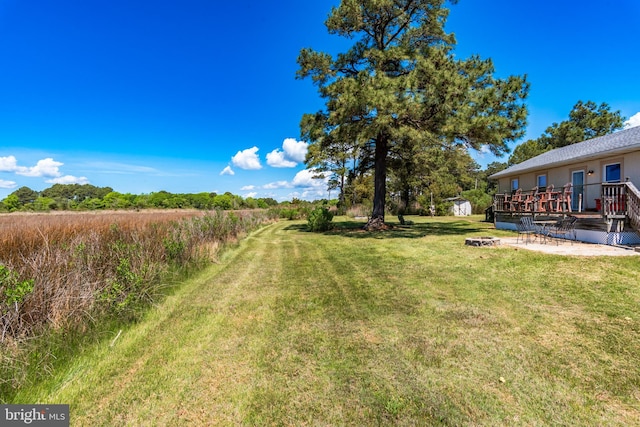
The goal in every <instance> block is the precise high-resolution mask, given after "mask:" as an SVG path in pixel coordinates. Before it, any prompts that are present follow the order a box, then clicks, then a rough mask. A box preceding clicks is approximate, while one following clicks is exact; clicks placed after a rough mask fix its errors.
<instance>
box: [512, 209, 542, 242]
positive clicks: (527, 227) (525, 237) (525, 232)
mask: <svg viewBox="0 0 640 427" xmlns="http://www.w3.org/2000/svg"><path fill="white" fill-rule="evenodd" d="M516 229H517V230H518V236H517V237H516V243H518V241H519V240H520V236H522V242H523V243H524V244H525V245H526V244H527V243H528V242H531V236H533V240H534V241H535V239H536V238H537V237H538V227H537V226H536V225H535V224H534V223H533V218H532V217H530V216H523V217H522V218H520V221H519V222H517V223H516Z"/></svg>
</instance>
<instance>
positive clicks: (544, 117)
mask: <svg viewBox="0 0 640 427" xmlns="http://www.w3.org/2000/svg"><path fill="white" fill-rule="evenodd" d="M236 4H240V5H239V6H236V5H235V4H234V2H213V1H210V0H182V1H180V2H177V1H167V0H155V1H150V0H108V1H107V0H91V1H86V0H55V1H54V0H32V1H24V0H2V1H0V61H2V62H1V66H0V199H2V198H4V197H6V196H7V195H8V194H10V193H11V192H12V191H14V190H15V189H17V188H19V187H21V186H23V185H25V186H28V187H30V188H32V189H34V190H42V189H44V188H47V187H49V186H51V185H53V184H54V183H57V182H60V183H74V182H77V183H90V184H93V185H96V186H110V187H113V188H114V190H116V191H119V192H122V193H127V192H129V193H135V194H142V193H150V192H154V191H160V190H166V191H170V192H173V193H196V192H201V191H207V192H211V191H215V192H225V191H230V192H232V193H234V194H239V195H241V196H243V197H248V196H252V197H273V198H276V199H278V200H290V199H291V198H292V197H298V198H309V199H313V198H317V197H326V196H327V192H326V188H325V187H324V185H323V184H322V183H321V182H318V181H313V180H311V179H310V176H309V174H308V173H307V172H306V171H305V168H304V164H303V162H302V160H303V158H304V153H305V149H306V143H305V142H304V141H300V140H299V126H298V125H299V121H300V118H301V117H302V115H303V114H304V113H312V112H315V111H317V110H319V109H321V108H322V106H323V105H322V100H321V99H320V98H319V97H318V95H317V91H316V88H315V87H314V86H313V85H312V84H311V82H310V81H308V80H304V81H301V80H296V79H295V72H296V70H297V64H296V58H297V56H298V53H299V51H300V49H301V48H303V47H312V48H314V49H317V50H323V51H328V52H332V53H337V52H340V51H343V50H345V48H346V47H347V46H348V45H349V42H348V41H346V40H344V39H341V38H339V37H337V36H331V35H329V34H327V32H326V29H325V27H324V20H325V18H326V16H327V14H328V13H329V11H330V9H331V6H333V5H337V4H338V0H335V1H334V0H314V1H301V0H284V1H279V2H264V1H247V2H238V3H236ZM638 28H640V2H637V0H618V1H616V2H611V3H603V2H600V1H598V2H596V1H578V0H563V1H555V0H554V1H552V0H537V1H525V0H523V1H513V0H492V1H486V0H460V1H459V3H458V4H457V5H454V6H451V14H450V17H449V21H448V24H447V29H448V31H450V32H453V33H455V34H456V38H457V41H458V45H457V48H456V55H457V56H458V57H460V58H466V57H468V56H469V55H471V54H479V55H480V56H482V57H483V58H491V59H493V61H494V63H495V67H496V74H497V75H498V76H500V77H506V76H508V75H511V74H519V75H521V74H527V76H528V80H529V81H530V83H531V92H530V96H529V98H528V101H527V104H528V106H529V112H530V115H529V125H528V128H527V135H526V136H525V138H524V139H523V141H524V140H526V139H529V138H536V137H538V136H540V134H541V133H542V132H543V131H544V129H546V128H547V127H548V126H549V125H551V124H552V123H553V122H559V121H562V120H565V119H566V118H567V116H568V113H569V111H570V110H571V108H572V106H573V105H574V104H575V103H576V102H577V101H578V100H583V101H587V100H592V101H594V102H596V103H598V104H600V103H601V102H606V103H608V104H609V105H610V106H611V107H612V109H613V110H620V111H621V112H622V114H623V115H624V116H626V117H627V118H631V117H633V116H635V115H636V114H637V113H638V112H640V84H639V83H640V78H639V77H640V56H639V55H638V54H637V52H638V49H639V47H640V46H639V45H640V33H638V30H637V29H638ZM635 120H636V122H635V123H638V124H640V115H638V116H635ZM474 156H475V157H476V159H477V160H478V161H479V163H480V164H481V165H483V166H484V165H486V164H487V163H488V162H491V161H493V160H495V158H493V157H491V156H490V155H488V154H483V153H477V154H475V155H474ZM500 160H503V161H504V160H506V158H503V159H500Z"/></svg>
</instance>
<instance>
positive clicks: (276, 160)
mask: <svg viewBox="0 0 640 427" xmlns="http://www.w3.org/2000/svg"><path fill="white" fill-rule="evenodd" d="M267 164H268V165H269V166H271V167H274V168H295V167H296V166H297V165H298V164H297V163H296V162H292V161H291V160H287V159H286V158H285V152H284V151H280V150H278V149H277V148H276V149H275V150H273V151H272V152H270V153H269V154H267Z"/></svg>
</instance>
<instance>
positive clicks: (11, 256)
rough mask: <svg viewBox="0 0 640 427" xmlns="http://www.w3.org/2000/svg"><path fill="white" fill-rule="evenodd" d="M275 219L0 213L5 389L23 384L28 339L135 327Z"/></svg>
mask: <svg viewBox="0 0 640 427" xmlns="http://www.w3.org/2000/svg"><path fill="white" fill-rule="evenodd" d="M271 219H272V215H270V213H268V212H266V211H259V210H255V211H239V212H228V211H227V212H220V211H211V212H207V213H202V212H199V211H169V212H167V211H160V212H157V211H153V212H149V211H142V212H110V213H66V214H8V215H0V374H2V375H1V377H2V378H4V379H5V383H2V380H0V388H6V386H7V384H6V381H9V378H11V377H13V378H11V382H12V385H11V387H19V386H20V383H21V381H18V380H16V378H17V377H21V376H23V375H17V374H16V373H17V372H21V369H22V368H21V367H20V366H16V365H20V364H21V363H22V364H28V362H26V359H25V358H24V357H21V356H24V354H21V352H22V353H24V350H23V349H24V348H25V347H28V345H27V344H28V342H29V341H32V339H33V338H37V337H38V336H40V335H41V334H46V333H50V332H51V331H58V332H59V331H63V332H64V331H75V332H76V333H77V332H78V331H80V332H82V331H83V330H85V329H87V328H89V327H90V326H91V323H92V322H96V321H101V320H105V319H117V320H118V321H121V320H125V321H127V320H131V319H133V318H135V316H136V315H137V314H138V313H139V312H140V309H141V308H144V307H147V306H149V304H151V303H153V302H154V301H156V300H157V299H158V298H159V297H160V296H162V295H163V292H165V288H166V287H167V286H168V285H169V284H170V283H171V282H172V281H173V280H174V279H175V277H176V275H181V274H184V272H186V271H189V270H191V269H193V268H197V267H199V266H201V265H202V264H203V263H206V262H210V261H211V260H212V259H215V256H216V252H217V251H218V250H219V248H220V247H222V246H224V244H226V243H228V242H231V241H234V240H237V239H238V238H239V237H241V235H242V234H244V233H247V232H249V231H251V230H254V229H256V228H257V227H259V226H260V225H261V224H263V223H264V222H266V221H269V220H271Z"/></svg>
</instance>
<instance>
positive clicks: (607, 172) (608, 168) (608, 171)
mask: <svg viewBox="0 0 640 427" xmlns="http://www.w3.org/2000/svg"><path fill="white" fill-rule="evenodd" d="M621 175H622V174H621V167H620V163H612V164H610V165H605V166H604V180H605V181H606V182H620V176H621Z"/></svg>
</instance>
